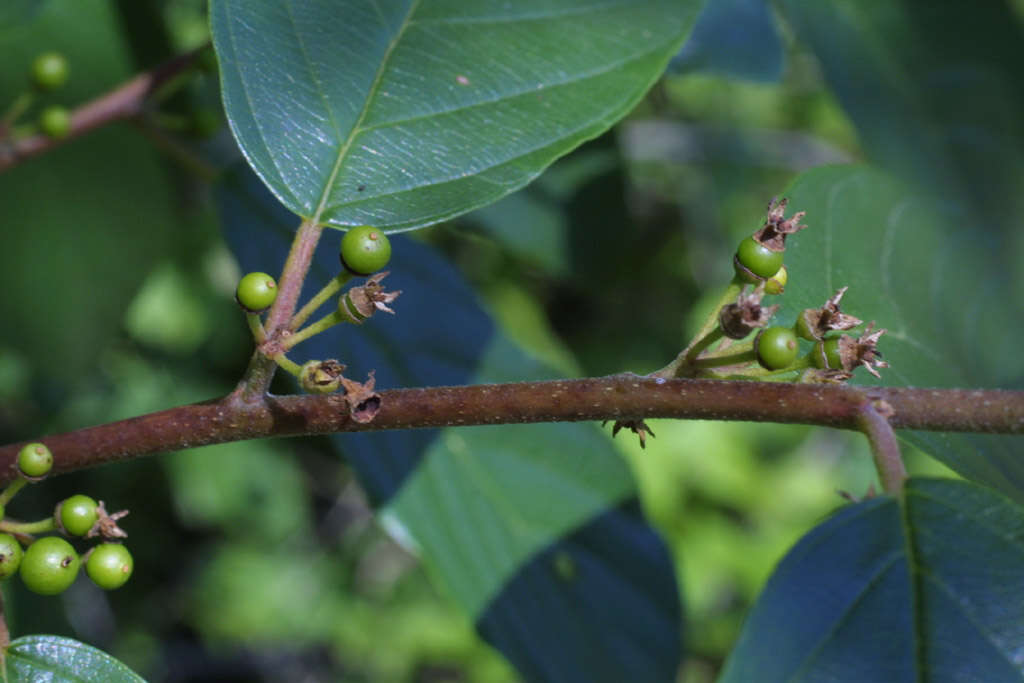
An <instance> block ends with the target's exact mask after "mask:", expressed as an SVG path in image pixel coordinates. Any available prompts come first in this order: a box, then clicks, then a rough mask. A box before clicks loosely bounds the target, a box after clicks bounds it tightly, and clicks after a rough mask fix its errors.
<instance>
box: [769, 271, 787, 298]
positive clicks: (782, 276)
mask: <svg viewBox="0 0 1024 683" xmlns="http://www.w3.org/2000/svg"><path fill="white" fill-rule="evenodd" d="M787 282H789V271H788V270H786V266H782V267H780V268H779V272H777V273H775V275H772V276H771V277H770V278H768V279H767V280H765V281H764V293H765V294H782V293H783V292H784V291H786V283H787Z"/></svg>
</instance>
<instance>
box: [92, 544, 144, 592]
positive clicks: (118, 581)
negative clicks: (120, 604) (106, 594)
mask: <svg viewBox="0 0 1024 683" xmlns="http://www.w3.org/2000/svg"><path fill="white" fill-rule="evenodd" d="M133 567H134V562H133V561H132V554H131V553H130V552H128V549H127V548H125V547H124V546H123V545H121V544H120V543H102V544H100V545H98V546H96V547H95V548H93V549H92V552H91V553H90V554H89V559H88V560H86V562H85V573H86V574H88V575H89V578H90V579H92V582H93V583H95V584H96V585H97V586H99V587H100V588H102V589H104V590H108V591H112V590H114V589H115V588H120V587H121V586H123V585H124V584H125V582H127V581H128V579H129V578H130V577H131V575H132V568H133Z"/></svg>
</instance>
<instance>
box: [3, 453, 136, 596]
mask: <svg viewBox="0 0 1024 683" xmlns="http://www.w3.org/2000/svg"><path fill="white" fill-rule="evenodd" d="M52 467H53V454H52V453H51V452H50V449H49V448H47V447H46V445H45V444H41V443H30V444H27V445H26V446H24V447H23V448H22V449H21V451H20V452H19V453H18V469H19V472H20V474H21V475H22V479H21V480H20V483H18V484H14V485H12V486H11V487H9V489H8V491H9V492H11V491H17V490H18V489H19V488H20V487H21V486H22V485H24V482H25V481H37V480H38V479H40V478H41V477H45V476H46V474H47V473H49V471H50V469H51V468H52ZM12 495H13V493H8V492H5V493H4V494H3V497H4V500H8V499H9V498H10V497H11V496H12ZM3 513H4V510H3V506H2V505H0V517H2V516H3ZM105 514H106V513H105V511H103V509H102V505H101V504H100V503H97V502H96V501H95V500H93V499H92V498H90V497H89V496H86V495H82V494H78V495H74V496H71V497H70V498H67V499H65V500H63V501H61V503H60V504H58V505H57V508H56V510H55V512H54V515H53V518H52V519H51V520H49V522H50V523H49V524H47V521H48V520H43V521H42V522H41V523H38V524H35V525H33V526H45V527H47V528H53V529H58V530H60V531H62V532H63V533H64V534H65V535H67V536H73V537H84V536H86V535H94V530H95V529H96V527H97V526H98V525H99V524H98V523H100V522H101V515H105ZM119 514H122V513H119ZM116 516H117V515H115V516H114V517H116ZM108 519H113V518H112V517H111V518H108ZM19 526H22V527H23V526H24V525H18V524H15V523H5V527H6V529H7V530H9V531H13V532H14V533H8V531H2V532H0V579H6V578H7V577H9V576H13V575H14V574H15V573H17V574H18V575H19V576H20V577H21V580H22V583H24V584H25V587H26V588H28V589H29V590H31V591H32V592H34V593H39V594H40V595H57V594H58V593H62V592H64V591H65V590H67V588H68V587H69V586H70V585H71V584H72V583H73V582H74V580H75V578H76V577H77V576H78V572H79V569H81V567H82V564H83V559H84V564H85V573H86V574H87V575H88V576H89V578H90V579H91V580H92V581H93V583H95V584H96V585H97V586H99V587H100V588H103V589H106V590H114V589H115V588H120V587H121V586H123V585H124V584H125V582H127V581H128V579H129V578H130V577H131V574H132V569H133V560H132V556H131V553H130V552H128V549H127V548H125V547H124V545H122V544H121V543H112V542H104V543H100V544H99V545H96V546H94V547H93V548H92V549H90V550H89V551H88V552H87V553H86V554H85V556H84V558H83V557H81V556H79V554H78V552H77V551H76V550H75V548H74V546H72V545H71V543H69V542H68V541H67V540H65V539H64V538H61V537H60V536H44V537H42V538H37V539H35V540H33V541H32V542H31V543H30V544H29V545H28V548H27V549H25V550H22V547H21V543H20V542H19V540H18V538H16V537H15V534H16V533H18V531H19V529H18V527H19ZM122 535H123V532H122Z"/></svg>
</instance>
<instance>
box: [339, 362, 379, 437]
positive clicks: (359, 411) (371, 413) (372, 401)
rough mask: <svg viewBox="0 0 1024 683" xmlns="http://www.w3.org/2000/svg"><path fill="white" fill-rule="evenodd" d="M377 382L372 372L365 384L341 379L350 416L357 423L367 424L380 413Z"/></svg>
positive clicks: (345, 378) (344, 378)
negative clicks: (376, 389)
mask: <svg viewBox="0 0 1024 683" xmlns="http://www.w3.org/2000/svg"><path fill="white" fill-rule="evenodd" d="M376 384H377V380H376V379H375V378H374V376H373V371H372V370H371V371H370V373H369V375H368V376H367V378H366V382H365V383H362V384H361V383H359V382H355V381H353V380H350V379H348V378H347V377H342V378H341V386H342V388H343V389H344V390H345V402H346V403H347V404H348V412H349V415H351V416H352V419H353V420H355V421H356V422H360V423H364V424H365V423H367V422H370V421H372V420H373V418H374V417H376V416H377V413H378V412H380V405H381V398H380V394H378V393H377V392H376V391H375V390H374V387H375V386H376Z"/></svg>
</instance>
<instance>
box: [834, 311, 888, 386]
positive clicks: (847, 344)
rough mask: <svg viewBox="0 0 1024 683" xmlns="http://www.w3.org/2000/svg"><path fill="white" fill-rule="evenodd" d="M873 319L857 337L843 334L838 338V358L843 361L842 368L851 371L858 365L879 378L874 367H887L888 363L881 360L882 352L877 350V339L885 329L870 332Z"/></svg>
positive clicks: (873, 324)
mask: <svg viewBox="0 0 1024 683" xmlns="http://www.w3.org/2000/svg"><path fill="white" fill-rule="evenodd" d="M874 327H875V321H873V320H872V321H871V322H870V323H868V326H867V329H865V330H864V333H863V334H862V335H860V337H858V338H857V339H854V338H853V337H851V336H850V335H847V334H844V335H843V336H842V337H840V338H839V358H840V360H841V361H842V363H843V370H845V371H847V372H849V373H852V372H853V371H854V370H855V369H856V368H857V367H858V366H861V367H863V368H865V369H866V370H867V371H868V372H870V373H871V374H872V375H874V376H875V377H878V378H879V379H881V377H882V376H881V375H879V374H878V371H877V370H875V368H887V367H889V364H888V363H886V362H885V361H884V360H882V354H881V353H880V352H879V351H878V339H879V337H881V336H882V335H883V334H885V330H884V329H881V330H878V331H875V332H872V329H874Z"/></svg>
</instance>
